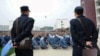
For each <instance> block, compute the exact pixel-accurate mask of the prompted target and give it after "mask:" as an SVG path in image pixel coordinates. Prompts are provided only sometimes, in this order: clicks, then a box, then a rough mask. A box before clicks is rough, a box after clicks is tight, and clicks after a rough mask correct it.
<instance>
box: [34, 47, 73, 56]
mask: <svg viewBox="0 0 100 56" xmlns="http://www.w3.org/2000/svg"><path fill="white" fill-rule="evenodd" d="M34 56H72V48H71V47H68V48H67V49H61V48H59V49H52V48H51V47H49V48H48V49H44V50H41V49H38V50H34Z"/></svg>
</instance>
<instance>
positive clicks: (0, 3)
mask: <svg viewBox="0 0 100 56" xmlns="http://www.w3.org/2000/svg"><path fill="white" fill-rule="evenodd" d="M22 5H28V6H29V8H30V10H31V13H30V17H33V18H34V19H35V26H39V27H43V26H54V25H55V23H56V20H57V19H68V20H71V19H72V18H74V16H73V10H74V8H75V7H76V6H80V0H0V25H9V21H12V20H15V19H16V18H17V17H19V16H20V9H19V8H20V6H22ZM45 16H47V18H46V19H45ZM68 23H69V22H68Z"/></svg>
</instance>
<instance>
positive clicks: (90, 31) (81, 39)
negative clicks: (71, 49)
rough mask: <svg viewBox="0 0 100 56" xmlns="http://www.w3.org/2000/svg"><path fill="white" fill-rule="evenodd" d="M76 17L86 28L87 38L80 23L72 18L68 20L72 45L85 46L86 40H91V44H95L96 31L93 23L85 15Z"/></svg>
mask: <svg viewBox="0 0 100 56" xmlns="http://www.w3.org/2000/svg"><path fill="white" fill-rule="evenodd" d="M77 18H79V19H81V21H82V22H83V23H84V25H85V28H86V34H87V35H88V36H89V38H86V36H85V34H84V31H83V28H82V26H81V23H80V22H79V21H78V20H77V19H72V20H71V21H70V31H71V35H72V39H73V42H74V46H82V47H83V46H85V44H86V41H92V42H93V44H94V45H96V43H97V38H98V32H97V29H96V27H95V25H94V23H93V22H92V21H91V20H89V19H88V18H86V17H85V16H79V17H77Z"/></svg>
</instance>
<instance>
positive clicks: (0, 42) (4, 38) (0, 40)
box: [0, 34, 11, 47]
mask: <svg viewBox="0 0 100 56" xmlns="http://www.w3.org/2000/svg"><path fill="white" fill-rule="evenodd" d="M10 39H11V37H10V36H9V35H7V34H0V47H4V46H5V45H6V44H7V43H8V41H9V40H10Z"/></svg>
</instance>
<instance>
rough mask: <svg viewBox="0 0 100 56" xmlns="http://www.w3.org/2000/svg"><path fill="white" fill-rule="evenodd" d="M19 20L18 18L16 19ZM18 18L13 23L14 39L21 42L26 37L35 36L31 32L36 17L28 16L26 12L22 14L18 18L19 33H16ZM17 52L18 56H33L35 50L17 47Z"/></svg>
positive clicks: (12, 33)
mask: <svg viewBox="0 0 100 56" xmlns="http://www.w3.org/2000/svg"><path fill="white" fill-rule="evenodd" d="M16 20H17V19H16ZM16 20H15V22H14V24H13V28H12V30H11V36H12V41H15V42H16V43H17V42H20V41H21V40H23V39H24V38H25V37H33V35H32V34H31V31H32V28H33V24H34V19H32V18H30V17H28V16H27V15H25V14H22V15H21V16H20V17H19V18H18V28H19V29H18V31H19V34H17V33H16ZM15 54H16V56H33V50H32V49H18V48H16V49H15Z"/></svg>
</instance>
